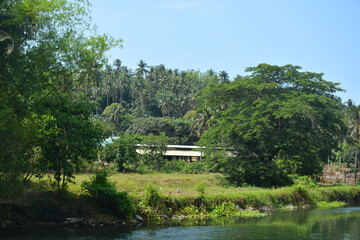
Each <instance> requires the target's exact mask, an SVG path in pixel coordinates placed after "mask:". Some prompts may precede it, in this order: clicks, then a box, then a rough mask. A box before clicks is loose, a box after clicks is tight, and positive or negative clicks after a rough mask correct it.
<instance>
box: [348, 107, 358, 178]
mask: <svg viewBox="0 0 360 240" xmlns="http://www.w3.org/2000/svg"><path fill="white" fill-rule="evenodd" d="M348 116H349V121H350V132H351V133H350V134H351V136H352V137H353V138H354V140H355V144H354V145H355V153H354V154H355V155H354V156H355V157H354V161H355V162H354V172H355V182H356V172H357V168H358V164H359V163H358V149H359V137H360V105H358V106H356V105H355V104H349V108H348Z"/></svg>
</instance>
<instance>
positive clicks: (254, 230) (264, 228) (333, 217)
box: [0, 207, 360, 240]
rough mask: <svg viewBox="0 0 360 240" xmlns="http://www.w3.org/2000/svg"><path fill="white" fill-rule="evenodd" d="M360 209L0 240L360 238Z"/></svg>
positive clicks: (40, 231)
mask: <svg viewBox="0 0 360 240" xmlns="http://www.w3.org/2000/svg"><path fill="white" fill-rule="evenodd" d="M358 226H360V208H359V207H351V208H338V209H328V210H324V209H312V210H303V211H279V212H275V213H273V214H271V215H269V216H267V217H264V218H259V219H241V218H216V219H209V220H196V221H185V222H181V223H171V224H170V223H167V224H162V225H149V226H143V227H141V228H139V227H116V228H115V227H112V228H101V229H86V228H85V229H70V228H45V229H44V228H32V229H22V230H18V231H16V232H14V233H12V234H11V236H10V235H7V236H0V238H1V239H4V240H9V239H26V240H30V239H53V240H58V239H65V240H67V239H81V240H82V239H83V240H85V239H89V240H100V239H113V240H117V239H181V240H186V239H275V240H281V239H326V240H328V239H329V240H335V239H360V229H359V228H358Z"/></svg>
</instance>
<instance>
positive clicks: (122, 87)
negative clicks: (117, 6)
mask: <svg viewBox="0 0 360 240" xmlns="http://www.w3.org/2000/svg"><path fill="white" fill-rule="evenodd" d="M90 6H91V5H90V4H89V1H87V0H76V1H75V0H74V1H68V0H36V1H33V0H22V1H9V0H5V1H1V2H0V231H1V232H2V233H3V232H8V231H12V232H13V233H16V232H18V231H19V233H20V232H23V231H25V230H21V229H24V228H22V227H26V226H32V227H35V226H39V225H46V226H57V227H59V229H56V228H55V229H52V231H54V232H53V233H57V231H59V230H60V229H62V228H63V227H66V228H68V227H72V228H74V229H77V228H84V229H83V230H84V231H88V230H89V228H97V227H105V226H110V225H111V226H117V227H118V228H123V229H124V231H125V232H126V231H127V232H128V233H121V234H125V235H121V236H123V237H129V238H142V237H143V238H148V235H149V234H150V235H151V234H153V235H154V236H156V237H159V238H161V237H163V238H165V237H164V236H171V235H174V236H178V235H177V234H180V235H182V236H191V235H192V233H191V232H193V233H196V234H197V235H198V236H199V238H201V237H204V238H205V237H206V236H208V237H209V235H202V234H210V235H211V236H214V237H215V238H216V237H217V236H219V234H220V232H223V231H222V230H223V229H224V226H214V227H213V226H208V227H203V226H196V225H199V224H200V225H202V224H203V223H208V224H209V225H211V221H215V223H221V222H222V221H224V224H225V225H226V226H225V228H226V229H228V230H229V231H228V232H229V234H233V235H232V236H229V238H236V237H234V236H241V237H246V236H243V235H242V234H243V231H244V232H245V233H248V234H249V236H255V235H254V234H256V233H257V232H261V229H263V231H270V234H274V235H272V236H269V238H273V237H274V236H275V235H276V234H277V233H278V232H280V231H279V226H282V224H284V225H286V226H287V227H289V228H287V229H288V230H286V231H289V232H288V236H289V235H295V236H299V237H301V236H302V235H297V234H303V233H305V238H308V237H309V235H306V234H307V233H308V232H309V231H310V230H309V229H312V230H314V231H313V232H312V230H311V231H310V232H311V234H314V235H311V236H310V237H314V238H316V237H318V236H320V238H321V237H323V235H321V234H323V233H324V234H325V232H326V231H327V230H328V232H329V233H334V234H332V236H338V235H336V234H335V233H337V232H339V233H340V234H342V233H343V234H349V235H344V238H347V236H349V238H351V237H352V236H353V235H355V234H357V233H358V232H357V230H356V229H353V228H352V227H353V226H354V224H357V223H358V212H357V211H358V209H356V208H351V209H350V208H344V209H342V210H339V211H340V212H341V213H339V214H338V213H337V212H336V211H335V210H334V211H335V212H334V211H333V210H328V211H323V210H311V211H304V212H292V213H277V212H275V213H273V214H270V215H267V214H268V213H269V212H272V211H274V210H279V209H298V208H300V209H304V208H309V207H321V208H324V207H340V206H343V205H345V204H359V203H360V187H359V186H358V185H357V184H358V182H359V177H358V176H359V173H358V165H359V163H358V162H359V161H358V160H359V154H360V153H359V140H360V105H357V104H355V103H354V102H353V101H352V100H351V99H349V100H345V101H343V100H342V99H340V98H339V97H338V96H337V95H336V93H337V92H338V91H343V89H341V87H340V86H339V83H335V82H331V81H327V80H326V79H324V74H322V73H316V72H306V71H302V68H301V67H300V66H296V65H292V64H286V65H284V66H277V65H270V64H266V63H261V64H258V65H257V66H253V67H248V68H247V69H246V75H244V76H241V75H237V76H236V77H235V78H234V79H230V78H229V76H228V74H227V73H226V72H225V71H221V72H219V73H217V72H215V71H214V70H212V69H209V70H208V71H206V72H200V71H196V70H187V71H182V70H179V69H169V68H166V67H165V65H162V64H161V65H158V66H148V65H147V64H146V62H145V61H144V60H140V61H139V64H138V67H137V68H136V69H133V70H132V69H129V68H128V67H126V66H124V65H123V64H122V62H121V60H120V59H116V60H115V61H114V62H113V63H109V61H108V57H107V55H106V53H107V51H108V50H109V49H111V48H114V47H122V44H121V43H122V40H121V39H114V38H113V37H111V36H109V35H107V34H99V33H98V32H96V28H95V27H94V26H93V25H92V22H91V18H90V10H91V9H90ZM113 136H116V138H111V139H110V138H109V137H113ZM106 139H107V141H106ZM169 145H177V146H178V148H185V146H184V145H186V148H188V149H198V152H196V153H195V151H192V154H190V155H186V156H185V155H182V154H181V152H179V151H177V150H173V151H172V154H173V155H169V152H170V149H169ZM195 145H196V146H195ZM199 149H200V150H199ZM170 156H171V157H170ZM324 169H326V171H327V173H328V175H327V176H330V177H332V176H335V175H337V176H338V177H336V178H332V179H335V180H334V182H333V183H335V185H331V186H327V185H323V183H324V182H323V181H322V180H323V179H322V176H323V171H324ZM345 173H346V174H345ZM350 180H351V181H350ZM344 182H346V183H350V184H351V185H346V184H343V183H344ZM336 184H337V185H336ZM347 211H348V213H347ZM323 213H324V214H323ZM278 214H279V215H278ZM266 215H267V216H266ZM320 215H321V216H322V217H324V218H323V219H324V221H325V222H326V223H327V222H329V221H328V219H331V221H333V222H336V223H338V224H337V225H336V227H337V226H341V225H342V224H344V228H343V229H344V230H343V231H341V230H339V229H337V228H336V227H335V226H331V225H326V223H325V222H324V225H322V223H318V222H315V220H317V219H318V218H320V217H319V216H320ZM277 216H279V217H277ZM287 216H291V217H294V221H293V222H296V221H297V220H296V219H298V218H299V219H300V220H299V221H298V223H299V227H298V228H295V227H292V226H294V225H291V223H290V222H289V221H287V220H286V221H285V220H284V221H283V223H282V221H281V220H279V219H282V218H284V219H287ZM307 216H309V217H307ZM224 217H233V218H226V219H225V218H224ZM214 218H216V219H214ZM238 218H239V219H238ZM243 218H254V219H253V220H247V221H246V222H243V221H244V220H242V219H243ZM211 219H212V220H211ZM271 219H274V221H273V222H272V220H271ZM302 219H304V221H305V222H306V223H304V224H302V223H303V220H302ZM189 220H194V221H195V222H191V221H189ZM187 221H189V222H188V223H189V224H194V226H193V227H190V228H184V227H182V224H187ZM207 221H210V222H207ZM267 221H269V223H270V222H271V223H270V226H269V225H266V226H265V225H263V224H265V223H266V224H267ZM319 221H320V220H319ZM321 221H322V220H321ZM164 222H166V223H168V224H175V225H169V227H160V229H159V230H158V231H157V230H154V229H153V228H150V229H141V230H136V229H135V231H133V230H134V225H136V224H140V223H141V224H143V225H145V224H149V223H161V224H163V223H164ZM249 223H251V224H249ZM177 224H179V226H178V225H177ZM345 225H346V226H345ZM120 226H122V227H120ZM125 226H126V227H125ZM234 226H236V227H234ZM26 229H27V230H29V234H32V233H30V232H31V230H30V229H31V228H30V229H29V228H26ZM114 229H115V228H114ZM114 229H113V230H111V231H109V234H113V233H114V236H115V237H114V238H118V235H117V234H120V233H117V232H116V231H117V230H114ZM129 229H130V230H129ZM204 229H205V230H206V231H205V233H204V231H202V230H204ZM241 229H243V231H242V230H241ZM89 231H90V230H89ZM91 231H93V230H91ZM94 231H95V232H94V234H96V231H99V232H101V231H102V230H98V229H96V230H94ZM114 231H115V232H114ZM129 231H131V232H130V233H129ZM186 231H190V232H186ZM199 231H200V232H202V233H200V232H199ZM239 231H240V232H239ZM75 232H77V231H75ZM53 233H49V234H50V235H51V234H53ZM24 234H25V233H24ZM64 234H65V236H63V237H64V238H66V237H67V236H66V234H67V231H65V232H64ZM127 234H128V235H127ZM129 234H130V235H129ZM133 234H134V235H133ZM136 234H139V235H136ZM157 234H158V235H157ZM317 234H320V235H317ZM25 235H26V234H25ZM59 236H60V235H59ZM324 236H325V235H324ZM326 237H329V236H328V235H326ZM324 239H325V237H324ZM326 239H329V238H326Z"/></svg>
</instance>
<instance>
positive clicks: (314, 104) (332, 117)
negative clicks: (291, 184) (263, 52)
mask: <svg viewBox="0 0 360 240" xmlns="http://www.w3.org/2000/svg"><path fill="white" fill-rule="evenodd" d="M300 69H301V68H300V67H299V66H293V65H285V66H274V65H268V64H260V65H258V66H257V67H251V68H247V71H248V72H250V73H251V74H250V75H249V76H247V77H244V78H241V79H237V80H235V81H233V82H231V83H230V84H218V85H213V84H211V85H209V86H208V87H207V88H206V89H205V90H204V91H203V92H202V95H201V101H202V105H203V106H206V107H208V108H210V109H212V111H213V119H212V120H211V123H212V126H211V127H210V128H209V129H208V130H207V131H206V132H205V134H204V135H203V136H202V138H201V142H202V143H203V144H204V145H206V146H208V147H209V148H211V149H215V148H219V147H220V148H223V149H228V150H229V151H230V152H231V156H230V157H229V156H228V157H225V158H224V157H223V158H222V159H226V160H219V159H218V160H213V161H215V164H214V163H211V164H212V166H219V167H218V169H217V170H221V171H224V172H227V173H229V174H230V175H231V176H232V180H234V181H236V182H237V183H238V184H242V183H244V182H246V183H249V184H255V185H269V184H270V185H271V184H273V185H281V184H285V183H286V182H287V180H288V179H287V176H288V174H290V173H299V174H307V175H311V174H313V173H316V172H319V171H321V166H322V165H321V163H322V162H323V161H324V160H327V156H329V155H331V152H332V149H334V148H335V147H336V140H335V138H334V137H335V136H336V134H337V127H336V124H340V122H341V118H340V105H339V99H338V98H337V97H335V96H334V93H335V92H336V91H339V90H341V89H340V88H338V83H333V82H328V81H325V80H324V79H323V78H322V76H323V74H319V73H312V72H300V71H299V70H300ZM210 155H211V153H210ZM212 159H214V158H212ZM219 161H222V162H221V163H220V164H219ZM224 161H226V163H225V162H224ZM229 163H230V164H229ZM226 166H227V167H226ZM234 173H238V174H234Z"/></svg>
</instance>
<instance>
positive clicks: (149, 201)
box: [143, 184, 161, 207]
mask: <svg viewBox="0 0 360 240" xmlns="http://www.w3.org/2000/svg"><path fill="white" fill-rule="evenodd" d="M160 200H161V198H160V195H159V192H158V191H157V190H156V188H155V187H154V186H152V185H151V184H148V185H147V186H146V187H145V190H144V197H143V203H144V204H145V205H146V206H150V207H158V206H159V204H160Z"/></svg>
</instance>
